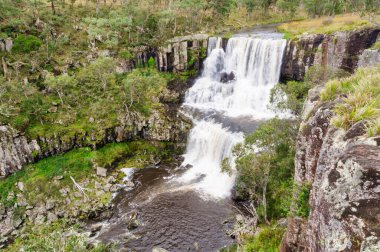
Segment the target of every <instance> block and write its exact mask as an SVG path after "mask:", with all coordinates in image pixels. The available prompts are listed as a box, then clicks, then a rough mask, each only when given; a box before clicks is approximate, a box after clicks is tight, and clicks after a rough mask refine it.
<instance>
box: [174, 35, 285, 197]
mask: <svg viewBox="0 0 380 252" xmlns="http://www.w3.org/2000/svg"><path fill="white" fill-rule="evenodd" d="M285 46H286V40H284V39H270V38H266V39H260V38H248V37H233V38H231V39H229V41H228V44H227V47H226V50H225V51H224V50H223V48H222V40H221V39H220V38H210V40H209V46H208V57H207V59H206V60H205V63H204V70H203V73H202V76H201V77H200V78H198V79H197V81H196V82H195V84H194V85H193V87H192V88H191V89H190V90H189V91H188V92H187V94H186V99H185V103H184V107H185V108H188V109H189V110H197V111H200V112H210V111H214V112H215V113H218V114H222V115H223V117H224V120H226V121H228V118H231V117H238V116H249V117H252V118H253V119H255V120H261V119H266V118H270V117H273V116H274V115H275V114H274V112H272V111H270V110H269V109H268V108H267V106H268V104H269V99H270V90H271V89H272V88H273V87H274V85H276V84H277V83H278V81H279V75H280V69H281V62H282V56H283V52H284V49H285ZM241 141H243V133H242V132H231V131H230V130H229V129H228V128H225V127H223V125H222V124H219V123H215V122H214V120H212V119H206V118H203V119H201V120H199V119H194V128H193V129H192V130H191V133H190V136H189V142H188V145H187V150H186V154H185V155H184V157H185V160H184V165H186V164H191V165H192V167H191V168H189V169H188V170H187V171H186V172H185V173H184V174H183V175H182V176H181V177H179V178H178V181H179V182H182V183H189V184H192V185H193V187H194V188H195V189H198V190H200V191H201V192H203V193H205V194H207V195H211V196H214V197H216V198H222V197H228V196H229V195H230V192H231V189H232V186H233V184H234V179H235V178H234V176H233V175H232V176H229V175H228V174H225V173H222V172H221V163H222V160H223V159H224V158H229V160H230V164H231V165H233V159H232V153H231V152H232V148H233V146H234V145H235V144H236V143H239V142H241Z"/></svg>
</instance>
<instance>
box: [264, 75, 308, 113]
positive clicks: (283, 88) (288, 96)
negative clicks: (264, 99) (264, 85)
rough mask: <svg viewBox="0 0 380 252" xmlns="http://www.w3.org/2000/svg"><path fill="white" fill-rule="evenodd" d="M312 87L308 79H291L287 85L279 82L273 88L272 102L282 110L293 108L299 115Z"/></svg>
mask: <svg viewBox="0 0 380 252" xmlns="http://www.w3.org/2000/svg"><path fill="white" fill-rule="evenodd" d="M311 87H312V86H311V84H310V82H307V81H304V82H297V81H289V82H287V83H286V84H285V85H283V84H279V85H277V86H275V87H274V88H273V89H272V90H271V96H270V98H271V104H273V105H275V107H276V109H278V110H280V111H287V110H291V111H292V112H293V113H294V114H296V115H299V114H300V113H301V112H302V108H303V103H304V101H305V99H306V97H307V93H308V91H309V89H310V88H311Z"/></svg>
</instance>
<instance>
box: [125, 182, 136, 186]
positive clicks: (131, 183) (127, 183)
mask: <svg viewBox="0 0 380 252" xmlns="http://www.w3.org/2000/svg"><path fill="white" fill-rule="evenodd" d="M125 186H126V187H135V183H133V182H132V181H126V182H125Z"/></svg>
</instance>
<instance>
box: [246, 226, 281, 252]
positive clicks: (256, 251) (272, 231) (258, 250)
mask: <svg viewBox="0 0 380 252" xmlns="http://www.w3.org/2000/svg"><path fill="white" fill-rule="evenodd" d="M284 233H285V229H284V228H276V227H264V228H262V229H261V230H260V232H259V233H258V234H257V235H256V236H254V237H252V238H248V239H247V243H246V245H245V250H244V251H246V252H277V251H279V247H280V244H281V241H282V237H283V235H284Z"/></svg>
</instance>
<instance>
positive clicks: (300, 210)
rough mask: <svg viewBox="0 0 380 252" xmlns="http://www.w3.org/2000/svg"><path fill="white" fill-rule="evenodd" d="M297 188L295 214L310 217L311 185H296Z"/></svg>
mask: <svg viewBox="0 0 380 252" xmlns="http://www.w3.org/2000/svg"><path fill="white" fill-rule="evenodd" d="M295 190H297V191H298V192H297V193H298V198H297V201H296V211H295V215H296V216H299V217H303V218H308V217H309V213H310V206H309V197H310V190H311V185H310V184H305V185H303V186H301V187H299V188H297V187H296V188H295Z"/></svg>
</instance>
